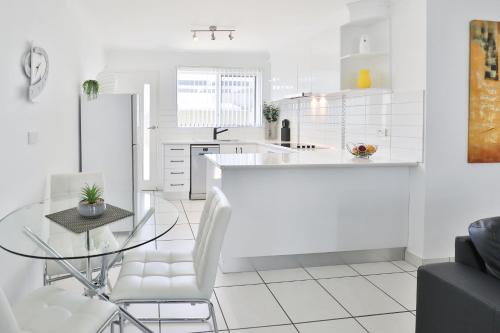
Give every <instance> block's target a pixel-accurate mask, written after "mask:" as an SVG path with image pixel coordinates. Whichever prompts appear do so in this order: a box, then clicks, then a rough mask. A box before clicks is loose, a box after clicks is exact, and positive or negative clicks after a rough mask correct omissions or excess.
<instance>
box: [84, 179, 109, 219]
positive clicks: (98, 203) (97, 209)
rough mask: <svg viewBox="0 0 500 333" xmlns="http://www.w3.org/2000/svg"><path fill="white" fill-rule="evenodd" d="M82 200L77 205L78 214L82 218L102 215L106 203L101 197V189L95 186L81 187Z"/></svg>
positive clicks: (86, 185)
mask: <svg viewBox="0 0 500 333" xmlns="http://www.w3.org/2000/svg"><path fill="white" fill-rule="evenodd" d="M81 194H82V200H81V201H80V202H79V203H78V213H80V215H81V216H84V217H90V218H95V217H99V216H101V215H102V214H104V211H105V210H106V203H105V202H104V199H103V198H101V196H102V189H101V188H100V187H99V186H97V185H96V184H94V185H92V186H90V185H89V184H85V186H84V187H82V191H81Z"/></svg>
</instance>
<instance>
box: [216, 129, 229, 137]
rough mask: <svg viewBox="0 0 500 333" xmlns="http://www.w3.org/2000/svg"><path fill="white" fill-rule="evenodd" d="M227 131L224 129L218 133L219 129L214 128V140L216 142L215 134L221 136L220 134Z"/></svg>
mask: <svg viewBox="0 0 500 333" xmlns="http://www.w3.org/2000/svg"><path fill="white" fill-rule="evenodd" d="M228 130H229V129H228V128H226V129H223V130H220V131H219V127H215V128H214V136H213V137H214V140H217V134H221V133H224V132H227V131H228Z"/></svg>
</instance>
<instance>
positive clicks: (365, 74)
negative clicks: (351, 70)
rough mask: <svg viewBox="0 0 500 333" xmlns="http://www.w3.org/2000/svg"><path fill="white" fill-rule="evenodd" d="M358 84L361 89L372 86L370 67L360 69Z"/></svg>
mask: <svg viewBox="0 0 500 333" xmlns="http://www.w3.org/2000/svg"><path fill="white" fill-rule="evenodd" d="M357 86H358V88H360V89H366V88H370V87H371V86H372V79H371V77H370V71H369V70H368V69H361V70H360V71H359V74H358V82H357Z"/></svg>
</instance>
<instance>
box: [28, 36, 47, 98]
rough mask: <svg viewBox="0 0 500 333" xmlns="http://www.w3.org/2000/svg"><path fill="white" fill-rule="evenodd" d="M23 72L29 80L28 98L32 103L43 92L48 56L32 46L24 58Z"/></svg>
mask: <svg viewBox="0 0 500 333" xmlns="http://www.w3.org/2000/svg"><path fill="white" fill-rule="evenodd" d="M24 72H25V73H26V76H27V77H28V78H29V79H30V86H29V89H28V98H29V100H30V101H34V100H35V99H36V98H37V97H38V96H39V95H40V94H41V93H42V91H43V89H44V88H45V85H46V83H47V77H48V75H49V56H48V54H47V52H46V51H45V50H44V49H43V48H41V47H37V46H32V47H31V48H30V50H29V51H28V52H27V53H26V55H25V57H24Z"/></svg>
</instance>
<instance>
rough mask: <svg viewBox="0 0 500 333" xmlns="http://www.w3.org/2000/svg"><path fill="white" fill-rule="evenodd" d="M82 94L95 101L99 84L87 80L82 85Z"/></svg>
mask: <svg viewBox="0 0 500 333" xmlns="http://www.w3.org/2000/svg"><path fill="white" fill-rule="evenodd" d="M82 88H83V92H84V93H85V95H87V98H88V99H89V100H93V99H96V98H97V96H98V95H99V82H97V81H96V80H87V81H85V82H83V84H82Z"/></svg>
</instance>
